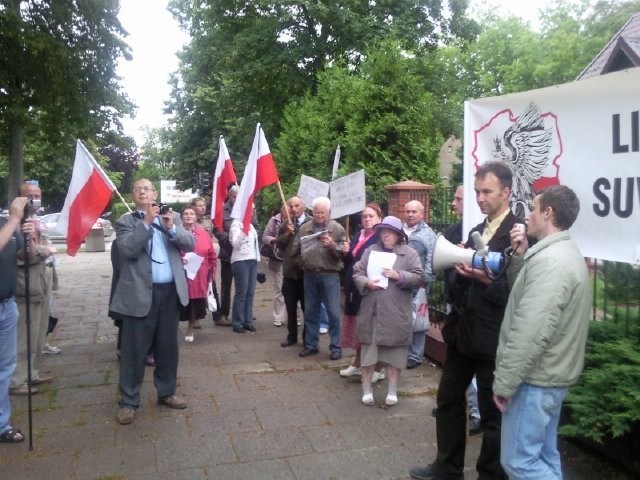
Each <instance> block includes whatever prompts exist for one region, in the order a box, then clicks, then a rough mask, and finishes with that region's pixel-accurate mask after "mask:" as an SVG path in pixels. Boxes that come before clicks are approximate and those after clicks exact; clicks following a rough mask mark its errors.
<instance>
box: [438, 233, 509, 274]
mask: <svg viewBox="0 0 640 480" xmlns="http://www.w3.org/2000/svg"><path fill="white" fill-rule="evenodd" d="M473 239H474V242H475V244H476V248H477V250H472V249H470V248H460V247H459V246H457V245H454V244H453V243H451V242H450V241H449V240H447V239H446V238H444V236H443V235H442V234H441V233H440V234H438V236H437V238H436V243H435V246H434V248H433V256H432V261H431V264H432V268H433V272H434V273H438V272H440V271H442V270H444V269H446V268H452V267H454V266H455V265H457V264H459V263H467V264H469V265H471V266H473V268H484V269H485V271H488V272H491V273H492V274H493V275H498V274H499V273H501V272H502V270H503V267H504V255H503V254H502V253H501V252H489V251H488V250H487V249H486V247H485V246H484V244H482V243H481V241H480V242H479V241H478V239H477V238H475V237H473Z"/></svg>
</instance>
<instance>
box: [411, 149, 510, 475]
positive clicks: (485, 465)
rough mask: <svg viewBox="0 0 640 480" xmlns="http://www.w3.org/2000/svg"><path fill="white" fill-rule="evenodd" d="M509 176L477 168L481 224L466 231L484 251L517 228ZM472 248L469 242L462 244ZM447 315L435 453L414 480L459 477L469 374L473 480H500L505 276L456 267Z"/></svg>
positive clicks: (498, 165) (496, 248)
mask: <svg viewBox="0 0 640 480" xmlns="http://www.w3.org/2000/svg"><path fill="white" fill-rule="evenodd" d="M511 185H512V174H511V170H510V168H509V166H508V165H507V164H506V163H503V162H489V163H485V164H484V165H482V166H481V167H480V168H478V170H477V172H476V175H475V181H474V188H475V191H476V200H477V202H478V206H479V207H480V210H481V211H482V213H483V214H485V215H486V216H487V217H486V219H485V221H484V222H482V223H481V224H479V225H477V226H476V227H474V228H473V229H472V232H474V231H477V232H479V233H480V234H481V236H482V239H483V240H484V242H485V243H487V244H488V245H489V250H491V251H493V252H502V251H504V250H505V249H506V248H507V247H509V246H510V245H511V240H510V237H509V230H511V228H512V227H513V225H514V224H515V223H521V220H519V219H518V218H517V217H516V216H515V215H514V214H513V213H511V211H510V210H509V196H510V195H511ZM466 247H467V248H471V247H473V242H472V240H471V237H469V240H468V241H467V244H466ZM452 288H453V289H454V290H455V292H454V293H455V294H454V295H452V297H453V298H454V299H455V300H454V305H453V311H452V312H451V314H450V316H449V319H448V322H447V325H446V326H445V328H444V329H443V337H444V338H445V341H446V342H447V362H446V363H445V365H444V369H443V372H442V377H441V379H440V386H439V387H438V397H437V405H438V408H437V413H436V435H437V442H438V453H437V456H436V459H435V461H434V462H433V463H432V464H431V465H429V466H427V467H414V468H412V469H411V471H410V473H411V477H413V478H416V479H418V480H424V479H429V480H438V479H445V478H446V479H460V480H462V478H463V468H464V455H465V444H466V411H467V399H466V390H467V387H468V386H469V382H470V381H471V379H472V378H473V376H474V374H475V375H476V378H477V383H478V400H479V404H480V415H481V417H482V420H481V425H482V431H483V433H484V435H483V438H482V448H481V450H480V455H479V457H478V460H477V463H476V470H477V472H478V477H479V478H480V479H482V480H485V479H506V478H507V477H506V475H505V473H504V471H503V469H502V466H501V465H500V412H499V411H498V409H497V408H496V406H495V405H494V404H493V401H492V390H491V387H492V383H493V371H494V368H495V357H496V349H497V346H498V334H499V332H500V325H501V324H502V317H503V315H504V310H505V307H506V305H507V300H508V298H509V282H508V279H507V278H506V275H502V276H499V277H498V278H496V279H495V280H492V279H491V278H489V276H487V274H486V273H485V271H484V270H483V269H474V268H472V267H471V266H470V265H462V266H458V267H456V276H455V281H454V284H453V286H452Z"/></svg>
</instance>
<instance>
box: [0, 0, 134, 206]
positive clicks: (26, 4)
mask: <svg viewBox="0 0 640 480" xmlns="http://www.w3.org/2000/svg"><path fill="white" fill-rule="evenodd" d="M118 10H119V2H118V1H117V0H100V1H91V2H87V1H82V0H71V1H68V2H59V1H54V0H38V1H36V0H29V1H24V0H23V1H21V0H2V1H1V2H0V44H1V45H2V49H0V139H1V144H2V145H3V146H5V147H6V150H5V151H6V152H7V153H6V154H8V156H9V161H8V162H7V164H8V165H9V172H10V175H9V177H10V178H9V189H8V196H9V197H13V196H14V195H15V193H16V191H17V188H18V186H19V184H20V183H21V182H22V179H23V176H24V165H25V164H24V154H25V153H27V152H29V150H28V149H27V150H23V149H24V145H25V144H26V145H29V144H31V143H32V142H34V141H35V142H37V143H40V142H42V144H43V145H47V146H48V148H46V149H45V150H44V151H45V152H47V153H49V152H51V153H53V152H56V153H57V154H59V155H60V154H62V153H64V148H61V145H63V144H64V145H74V143H75V142H74V141H73V140H75V138H89V137H92V136H94V135H95V134H97V133H99V132H101V131H107V130H111V129H117V128H119V126H120V125H119V121H118V117H119V116H120V115H121V114H123V113H127V112H129V111H131V108H132V106H131V104H130V102H129V101H128V100H127V99H126V97H125V96H124V95H123V94H122V93H120V91H119V88H118V85H117V82H116V74H115V67H116V62H117V59H118V58H119V57H120V56H124V57H125V58H129V56H130V55H129V52H128V47H127V45H126V44H125V43H124V41H123V40H122V36H123V35H124V34H125V32H124V30H123V29H122V27H121V25H120V22H119V21H118V19H117V13H118ZM34 137H37V140H34ZM67 148H69V147H67ZM3 156H4V155H3ZM60 156H62V155H60ZM33 160H34V161H37V162H38V164H39V165H42V164H44V163H45V160H46V157H45V158H42V157H40V158H38V159H35V158H34V159H33ZM27 163H28V162H27Z"/></svg>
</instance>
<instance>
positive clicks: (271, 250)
mask: <svg viewBox="0 0 640 480" xmlns="http://www.w3.org/2000/svg"><path fill="white" fill-rule="evenodd" d="M280 253H281V252H280V251H279V250H278V247H277V246H276V244H275V243H274V244H268V243H265V242H260V256H262V257H267V258H270V259H271V260H277V261H278V262H281V261H282V259H283V257H282V255H281V254H280Z"/></svg>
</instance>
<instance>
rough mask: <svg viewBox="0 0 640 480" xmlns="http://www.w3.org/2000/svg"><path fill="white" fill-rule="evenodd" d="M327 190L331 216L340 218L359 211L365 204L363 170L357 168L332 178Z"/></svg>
mask: <svg viewBox="0 0 640 480" xmlns="http://www.w3.org/2000/svg"><path fill="white" fill-rule="evenodd" d="M329 191H330V196H329V198H331V218H340V217H344V216H346V215H351V214H352V213H358V212H361V211H362V210H364V207H365V205H366V204H367V195H366V190H365V184H364V170H358V171H357V172H353V173H350V174H349V175H345V176H344V177H340V178H338V179H336V180H333V181H332V182H331V183H330V184H329Z"/></svg>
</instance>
